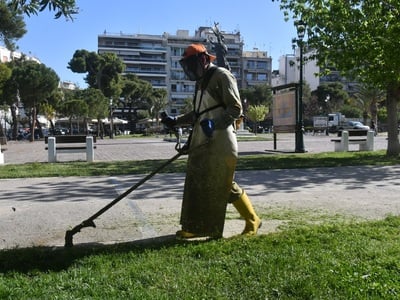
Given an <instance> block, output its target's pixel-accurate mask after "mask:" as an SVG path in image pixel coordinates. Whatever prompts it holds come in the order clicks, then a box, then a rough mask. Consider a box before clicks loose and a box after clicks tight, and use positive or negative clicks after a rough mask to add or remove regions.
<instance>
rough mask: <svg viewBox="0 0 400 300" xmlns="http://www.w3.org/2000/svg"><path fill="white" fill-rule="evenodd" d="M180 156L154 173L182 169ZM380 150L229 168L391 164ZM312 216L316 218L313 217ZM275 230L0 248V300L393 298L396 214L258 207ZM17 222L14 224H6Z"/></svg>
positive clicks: (115, 166)
mask: <svg viewBox="0 0 400 300" xmlns="http://www.w3.org/2000/svg"><path fill="white" fill-rule="evenodd" d="M164 162H165V160H150V161H128V162H126V161H125V162H107V163H101V162H96V163H92V164H91V163H86V162H72V163H55V164H49V163H40V164H39V163H36V164H35V163H33V164H24V165H4V166H2V167H1V168H0V178H18V177H40V176H93V175H118V174H121V175H122V174H144V173H148V172H151V171H153V170H154V169H155V168H157V167H158V166H159V165H161V164H162V163H164ZM185 163H186V159H185V158H183V159H180V160H178V161H176V162H174V163H172V164H171V165H170V166H168V167H167V168H165V169H164V170H163V171H164V172H184V170H185ZM394 164H399V158H389V157H387V156H386V155H385V152H384V151H375V152H348V153H331V152H330V153H320V154H307V153H306V154H284V155H268V154H267V155H266V154H263V155H249V156H241V157H240V159H239V164H238V170H261V169H283V168H317V167H335V166H346V165H394ZM316 215H317V217H315V216H316ZM261 217H262V218H263V219H264V220H281V221H282V222H281V223H282V224H284V225H281V226H280V227H279V228H278V231H277V232H274V233H270V234H267V235H258V236H255V237H242V236H237V237H233V238H229V239H221V240H212V241H206V242H204V241H203V242H182V241H177V240H175V239H174V238H173V237H172V236H167V237H160V238H158V239H153V240H147V241H146V240H143V241H137V242H132V243H120V244H114V245H79V246H75V247H72V248H50V247H48V248H47V247H33V248H23V249H18V248H16V249H9V250H2V251H0V299H399V297H400V217H399V216H389V217H387V218H386V219H384V220H375V221H363V220H356V219H351V220H350V219H347V218H345V217H343V216H338V215H335V216H318V212H304V211H296V210H293V211H276V212H261ZM16 226H17V225H16Z"/></svg>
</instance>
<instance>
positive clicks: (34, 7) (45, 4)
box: [6, 0, 79, 20]
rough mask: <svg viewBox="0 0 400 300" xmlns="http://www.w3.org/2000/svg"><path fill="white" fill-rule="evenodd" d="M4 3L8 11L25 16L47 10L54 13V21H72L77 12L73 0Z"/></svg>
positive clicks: (25, 0)
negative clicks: (18, 12)
mask: <svg viewBox="0 0 400 300" xmlns="http://www.w3.org/2000/svg"><path fill="white" fill-rule="evenodd" d="M6 3H7V4H8V6H9V8H10V9H12V10H14V11H20V12H22V13H24V14H26V15H27V16H30V15H37V14H38V13H39V12H42V11H44V10H45V9H46V8H48V9H49V11H54V12H55V15H54V18H55V19H58V18H60V17H61V16H64V17H65V18H67V19H70V20H73V16H74V15H75V14H77V13H78V10H79V8H78V7H77V6H76V3H75V0H30V1H27V0H8V1H7V0H6Z"/></svg>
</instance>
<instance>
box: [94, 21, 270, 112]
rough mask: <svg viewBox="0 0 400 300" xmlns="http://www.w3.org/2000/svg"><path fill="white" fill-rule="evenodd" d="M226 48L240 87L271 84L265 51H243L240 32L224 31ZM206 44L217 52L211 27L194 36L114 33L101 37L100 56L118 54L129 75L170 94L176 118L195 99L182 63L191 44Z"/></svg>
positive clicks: (99, 42)
mask: <svg viewBox="0 0 400 300" xmlns="http://www.w3.org/2000/svg"><path fill="white" fill-rule="evenodd" d="M221 34H222V35H223V41H224V44H225V45H226V47H227V55H226V59H227V61H228V64H229V66H230V68H231V72H232V73H233V75H234V76H235V77H236V79H237V82H238V86H239V88H248V87H250V86H252V85H255V84H261V83H267V84H271V73H272V66H271V65H272V58H271V57H268V55H267V53H266V52H263V51H258V50H256V51H246V52H244V51H243V41H242V38H241V35H240V32H221ZM192 43H203V44H204V45H205V46H206V47H207V49H209V52H211V53H215V47H216V46H217V37H216V34H215V32H214V29H213V28H211V27H199V28H198V29H197V30H196V31H195V34H194V35H190V34H189V31H188V30H177V32H176V34H169V33H163V34H162V35H148V34H131V35H129V34H123V33H119V34H113V33H107V32H104V33H103V34H100V35H99V36H98V53H99V54H101V53H107V52H108V53H115V54H116V55H117V56H118V57H119V58H120V59H121V60H122V61H123V62H124V63H125V65H126V70H125V72H126V73H133V74H136V75H137V76H138V77H139V78H140V79H142V80H146V81H148V82H150V83H151V84H152V86H153V88H163V89H166V90H167V94H168V102H169V105H168V110H169V113H170V114H171V115H177V114H179V113H180V111H181V110H182V108H183V107H184V106H185V101H186V99H188V98H192V97H193V93H194V86H195V83H194V82H193V81H189V80H188V79H187V78H186V76H185V74H184V73H183V70H182V68H181V66H180V64H179V60H180V59H181V58H182V54H183V52H184V51H185V49H186V48H187V46H188V45H190V44H192Z"/></svg>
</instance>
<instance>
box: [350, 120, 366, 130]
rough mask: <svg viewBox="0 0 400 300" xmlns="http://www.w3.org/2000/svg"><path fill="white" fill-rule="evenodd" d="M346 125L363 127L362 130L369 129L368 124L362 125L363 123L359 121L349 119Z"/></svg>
mask: <svg viewBox="0 0 400 300" xmlns="http://www.w3.org/2000/svg"><path fill="white" fill-rule="evenodd" d="M348 126H349V127H350V128H352V129H364V130H369V126H367V125H364V124H363V123H361V122H359V121H349V123H348Z"/></svg>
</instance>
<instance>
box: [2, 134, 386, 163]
mask: <svg viewBox="0 0 400 300" xmlns="http://www.w3.org/2000/svg"><path fill="white" fill-rule="evenodd" d="M271 137H272V135H271ZM332 138H333V136H326V135H315V136H312V135H305V136H304V148H305V150H306V151H307V152H310V153H315V152H330V151H333V149H334V145H333V143H332V142H331V141H330V140H331V139H332ZM96 146H97V149H96V150H95V160H97V161H113V160H114V161H116V160H122V161H123V160H143V159H160V158H161V159H167V158H170V157H172V156H174V155H175V154H176V151H175V149H174V146H175V144H174V143H172V142H166V141H165V140H164V137H163V136H161V137H158V138H135V139H108V138H107V139H103V140H101V139H98V140H97V143H96ZM356 147H357V145H350V150H354V149H356ZM374 147H375V150H378V149H386V147H387V140H386V135H379V136H377V137H375V143H374ZM44 148H45V145H44V142H43V141H35V142H32V143H31V142H27V141H21V142H16V141H9V142H8V144H7V145H5V146H2V149H4V150H5V151H4V152H3V153H4V161H5V163H6V164H19V163H26V162H47V151H46V150H45V149H44ZM275 150H277V151H282V152H290V151H294V150H295V139H294V135H293V134H278V139H277V143H276V149H274V142H273V141H272V140H270V141H243V142H239V154H252V153H267V152H272V151H275ZM58 160H59V161H72V160H85V154H83V153H78V154H62V155H60V156H59V157H58Z"/></svg>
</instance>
